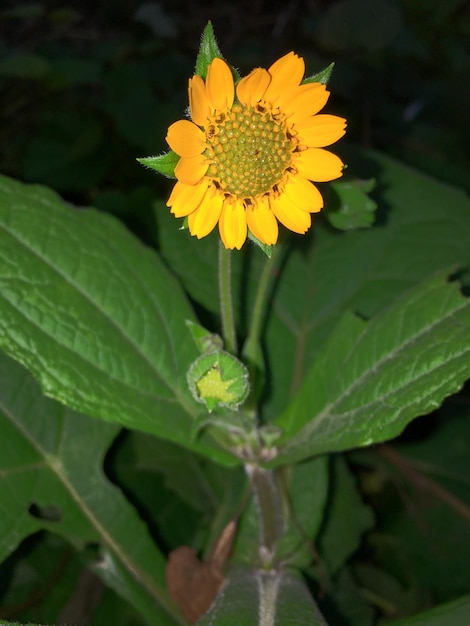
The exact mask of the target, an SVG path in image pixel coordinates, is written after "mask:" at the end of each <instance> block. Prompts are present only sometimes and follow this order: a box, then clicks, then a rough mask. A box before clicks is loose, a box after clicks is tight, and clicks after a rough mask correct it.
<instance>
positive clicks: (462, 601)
mask: <svg viewBox="0 0 470 626" xmlns="http://www.w3.org/2000/svg"><path fill="white" fill-rule="evenodd" d="M469 623H470V595H466V596H462V597H461V598H459V599H458V600H454V601H453V602H447V603H446V604H441V605H440V606H437V607H435V608H434V609H431V610H430V611H426V612H425V613H420V614H419V615H414V616H413V617H407V618H405V619H399V620H397V621H394V622H389V624H388V626H444V625H445V626H468V624H469Z"/></svg>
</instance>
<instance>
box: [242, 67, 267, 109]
mask: <svg viewBox="0 0 470 626" xmlns="http://www.w3.org/2000/svg"><path fill="white" fill-rule="evenodd" d="M270 82H271V75H270V74H269V72H268V71H267V70H264V69H262V68H261V67H258V68H256V69H255V70H253V71H252V72H251V73H250V74H248V76H245V78H242V79H241V81H240V82H239V83H238V85H237V97H238V99H239V100H240V102H241V103H242V104H244V105H245V106H254V105H255V104H256V103H257V102H259V101H260V100H261V98H262V97H263V96H264V92H265V91H266V89H267V87H268V85H269V83H270Z"/></svg>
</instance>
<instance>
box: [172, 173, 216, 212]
mask: <svg viewBox="0 0 470 626" xmlns="http://www.w3.org/2000/svg"><path fill="white" fill-rule="evenodd" d="M208 186H209V179H208V178H203V179H202V180H201V182H200V183H198V184H197V185H185V184H184V183H180V182H179V181H178V182H177V183H176V184H175V186H174V187H173V190H172V192H171V194H170V197H169V198H168V202H167V203H166V205H167V206H169V207H171V213H173V215H174V216H175V217H186V215H189V214H190V213H192V212H193V211H195V210H196V209H197V207H198V206H199V204H200V203H201V201H202V199H203V198H204V196H205V194H206V192H207V187H208Z"/></svg>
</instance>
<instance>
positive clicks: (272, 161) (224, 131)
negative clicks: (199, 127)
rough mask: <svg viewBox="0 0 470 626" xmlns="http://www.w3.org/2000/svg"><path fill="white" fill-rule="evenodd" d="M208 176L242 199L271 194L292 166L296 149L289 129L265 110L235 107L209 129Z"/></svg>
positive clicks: (217, 117)
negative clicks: (209, 163) (209, 162)
mask: <svg viewBox="0 0 470 626" xmlns="http://www.w3.org/2000/svg"><path fill="white" fill-rule="evenodd" d="M207 144H208V148H207V150H206V151H205V155H206V156H207V157H208V158H209V159H210V161H211V165H210V166H209V170H208V172H207V174H208V176H211V177H212V178H214V179H216V180H217V182H218V183H219V184H220V187H221V188H222V190H223V191H225V192H229V193H231V194H233V195H234V196H236V197H237V198H239V199H243V198H249V197H253V196H256V195H258V194H262V193H266V192H268V191H269V190H270V189H271V188H272V187H273V185H275V184H276V183H279V182H280V180H281V179H282V175H283V173H284V171H285V169H286V168H287V167H288V166H289V165H290V162H291V153H292V150H293V149H294V145H293V143H292V140H291V139H290V138H289V137H288V135H287V130H286V126H285V124H284V123H283V122H279V121H277V120H276V119H274V118H273V116H272V115H271V113H270V112H268V111H265V110H264V108H263V107H261V106H258V107H257V108H252V107H243V106H241V105H240V104H235V105H234V106H233V107H232V109H231V110H230V111H228V112H227V113H225V114H220V115H218V116H216V118H215V119H214V121H213V123H211V124H210V125H209V126H208V128H207Z"/></svg>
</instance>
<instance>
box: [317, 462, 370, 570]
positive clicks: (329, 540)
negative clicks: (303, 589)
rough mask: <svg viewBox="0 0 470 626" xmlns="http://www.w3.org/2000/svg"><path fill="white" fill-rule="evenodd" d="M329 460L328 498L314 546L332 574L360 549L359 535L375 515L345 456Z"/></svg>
mask: <svg viewBox="0 0 470 626" xmlns="http://www.w3.org/2000/svg"><path fill="white" fill-rule="evenodd" d="M331 463H332V471H331V479H330V485H329V498H328V503H327V507H326V513H325V516H324V521H323V529H322V532H321V533H320V536H319V538H318V543H317V546H318V551H319V553H320V558H321V560H322V562H323V563H324V564H325V565H326V568H327V570H328V574H329V575H330V576H334V575H335V574H336V573H337V571H338V570H339V569H340V568H341V566H342V565H343V564H344V563H345V561H346V560H347V559H348V558H349V557H350V556H351V554H352V553H353V552H354V551H355V550H357V549H358V548H359V545H360V543H361V538H362V535H363V534H364V532H365V531H366V530H369V529H370V528H372V526H373V524H374V516H373V514H372V510H371V509H370V508H369V507H368V506H366V505H365V504H364V503H363V501H362V498H361V496H360V494H359V490H358V488H357V485H356V482H355V479H354V475H353V474H352V472H351V470H350V469H349V468H348V466H347V464H346V462H345V461H344V459H343V458H342V457H341V456H340V455H335V456H333V457H332V458H331Z"/></svg>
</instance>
